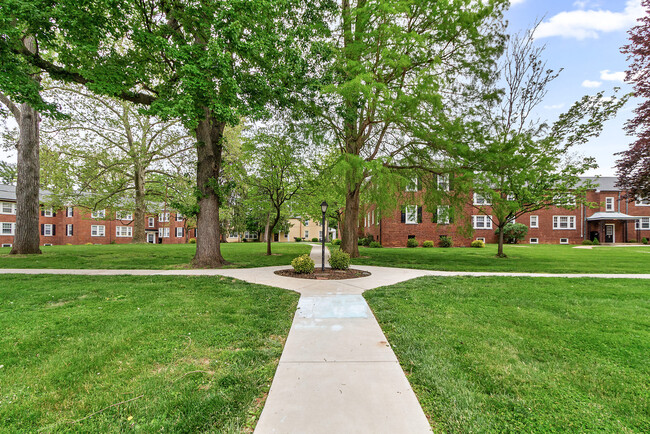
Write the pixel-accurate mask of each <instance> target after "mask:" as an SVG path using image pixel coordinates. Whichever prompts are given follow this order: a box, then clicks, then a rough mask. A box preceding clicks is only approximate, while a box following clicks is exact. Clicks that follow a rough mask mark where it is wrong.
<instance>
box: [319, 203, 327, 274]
mask: <svg viewBox="0 0 650 434" xmlns="http://www.w3.org/2000/svg"><path fill="white" fill-rule="evenodd" d="M320 210H321V211H323V226H321V228H322V231H321V241H322V242H323V251H322V255H321V260H322V264H321V271H325V213H326V212H327V202H325V201H323V203H321V204H320Z"/></svg>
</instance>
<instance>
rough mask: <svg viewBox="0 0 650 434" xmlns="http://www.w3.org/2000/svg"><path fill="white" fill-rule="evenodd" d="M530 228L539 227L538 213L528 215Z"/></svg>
mask: <svg viewBox="0 0 650 434" xmlns="http://www.w3.org/2000/svg"><path fill="white" fill-rule="evenodd" d="M533 219H535V223H533ZM530 228H531V229H537V228H539V216H538V215H531V216H530Z"/></svg>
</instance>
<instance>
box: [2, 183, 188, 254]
mask: <svg viewBox="0 0 650 434" xmlns="http://www.w3.org/2000/svg"><path fill="white" fill-rule="evenodd" d="M44 194H47V192H42V193H41V197H43V195H44ZM39 220H40V222H39V223H40V231H41V242H40V244H41V245H44V246H47V245H65V244H88V243H91V244H113V243H115V244H125V243H130V242H132V241H133V214H132V213H131V212H130V211H123V212H120V211H113V210H109V209H104V210H95V211H90V210H88V209H86V208H82V207H77V206H69V207H65V208H63V209H57V210H54V209H52V208H48V207H43V206H42V207H41V216H40V219H39ZM185 224H186V221H185V219H184V218H183V216H181V215H180V214H177V213H174V212H173V211H164V212H161V213H158V214H147V215H146V216H145V231H146V240H147V242H148V243H158V244H182V243H186V242H187V241H188V239H189V235H190V234H188V233H187V231H186V228H185ZM15 229H16V188H15V187H14V186H11V185H0V246H2V247H11V246H12V244H13V239H14V233H15ZM191 232H193V231H191Z"/></svg>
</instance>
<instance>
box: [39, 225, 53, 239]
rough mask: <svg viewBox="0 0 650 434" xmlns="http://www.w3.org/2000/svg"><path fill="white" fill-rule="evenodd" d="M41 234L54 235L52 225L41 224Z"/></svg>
mask: <svg viewBox="0 0 650 434" xmlns="http://www.w3.org/2000/svg"><path fill="white" fill-rule="evenodd" d="M42 228H43V229H42V231H41V232H42V234H43V236H45V237H51V236H53V235H54V231H55V229H54V225H42Z"/></svg>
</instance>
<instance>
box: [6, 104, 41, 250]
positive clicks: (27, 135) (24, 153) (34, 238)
mask: <svg viewBox="0 0 650 434" xmlns="http://www.w3.org/2000/svg"><path fill="white" fill-rule="evenodd" d="M39 124H40V118H39V114H38V112H37V111H36V110H34V109H33V108H32V107H31V106H29V105H28V104H25V103H23V104H21V105H20V119H18V125H19V130H20V137H19V140H18V165H17V171H18V179H17V182H16V202H17V204H16V205H17V206H16V232H15V236H14V245H13V248H12V249H11V254H20V255H25V254H34V253H41V249H40V248H39V244H40V231H39V221H38V219H39V214H40V213H39V205H40V201H39V189H40V159H39Z"/></svg>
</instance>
